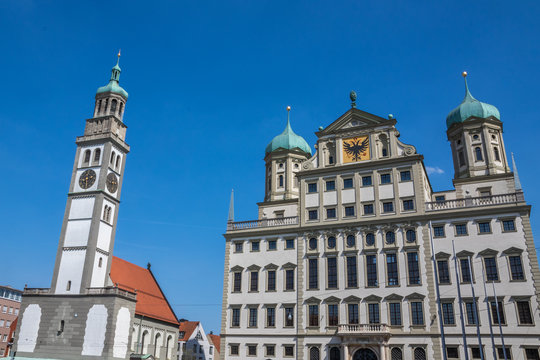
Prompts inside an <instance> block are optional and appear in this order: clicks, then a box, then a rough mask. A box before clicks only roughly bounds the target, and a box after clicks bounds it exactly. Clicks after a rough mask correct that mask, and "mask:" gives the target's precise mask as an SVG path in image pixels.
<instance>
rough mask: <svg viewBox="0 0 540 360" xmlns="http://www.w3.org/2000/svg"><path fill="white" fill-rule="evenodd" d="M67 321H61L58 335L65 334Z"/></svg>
mask: <svg viewBox="0 0 540 360" xmlns="http://www.w3.org/2000/svg"><path fill="white" fill-rule="evenodd" d="M65 324H66V323H65V321H64V320H60V328H59V329H58V333H60V334H61V333H63V332H64V326H65Z"/></svg>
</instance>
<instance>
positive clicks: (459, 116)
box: [446, 72, 501, 129]
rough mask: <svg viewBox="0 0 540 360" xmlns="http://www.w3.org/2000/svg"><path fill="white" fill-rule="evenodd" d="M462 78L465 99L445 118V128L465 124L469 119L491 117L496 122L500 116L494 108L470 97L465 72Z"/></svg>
mask: <svg viewBox="0 0 540 360" xmlns="http://www.w3.org/2000/svg"><path fill="white" fill-rule="evenodd" d="M463 78H464V79H465V98H464V99H463V101H462V102H461V104H460V105H459V106H458V107H457V108H455V109H454V110H452V111H451V112H450V114H448V116H447V117H446V127H447V128H448V129H449V128H450V127H451V126H452V124H456V123H462V122H465V121H467V119H469V118H470V117H476V118H483V119H485V118H488V117H490V116H493V117H494V118H496V119H497V120H500V119H501V115H500V113H499V110H498V109H497V108H496V107H495V106H493V105H490V104H486V103H483V102H481V101H478V100H476V99H475V98H474V97H473V96H472V95H471V92H470V91H469V86H468V85H467V73H466V72H463Z"/></svg>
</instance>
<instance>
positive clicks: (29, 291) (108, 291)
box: [23, 286, 137, 300]
mask: <svg viewBox="0 0 540 360" xmlns="http://www.w3.org/2000/svg"><path fill="white" fill-rule="evenodd" d="M24 295H56V294H54V293H53V292H51V290H50V289H49V288H25V289H24V292H23V296H24ZM58 295H120V296H123V297H126V298H128V299H133V300H136V299H137V294H136V293H134V292H131V291H127V290H123V289H120V288H118V287H113V286H110V287H102V288H87V289H86V292H85V293H84V294H78V293H73V294H58Z"/></svg>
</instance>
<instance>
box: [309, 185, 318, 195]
mask: <svg viewBox="0 0 540 360" xmlns="http://www.w3.org/2000/svg"><path fill="white" fill-rule="evenodd" d="M316 192H317V183H310V184H308V193H316Z"/></svg>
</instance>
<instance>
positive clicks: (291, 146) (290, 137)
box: [265, 106, 311, 155]
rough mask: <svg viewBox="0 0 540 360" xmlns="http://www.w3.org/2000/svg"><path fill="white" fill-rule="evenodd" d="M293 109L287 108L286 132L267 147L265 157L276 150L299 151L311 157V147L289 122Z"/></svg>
mask: <svg viewBox="0 0 540 360" xmlns="http://www.w3.org/2000/svg"><path fill="white" fill-rule="evenodd" d="M290 110H291V107H290V106H288V107H287V126H286V127H285V130H283V132H282V133H281V134H279V135H278V136H276V137H275V138H274V139H272V141H270V144H268V146H267V147H266V152H265V155H268V154H270V153H271V152H274V151H276V150H299V151H302V152H304V153H306V154H308V155H311V147H309V145H308V143H307V142H306V140H304V138H303V137H301V136H300V135H296V134H295V133H294V131H293V130H292V128H291V122H290V120H289V115H288V112H289V111H290Z"/></svg>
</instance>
